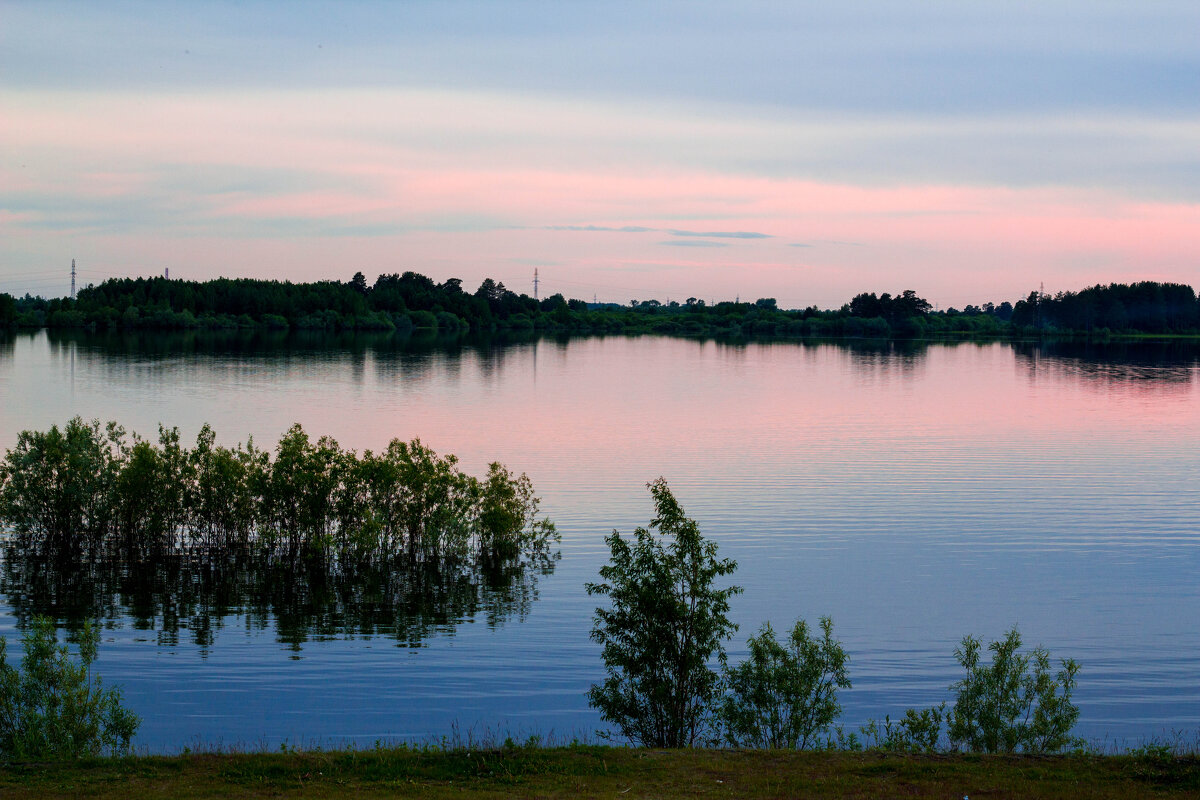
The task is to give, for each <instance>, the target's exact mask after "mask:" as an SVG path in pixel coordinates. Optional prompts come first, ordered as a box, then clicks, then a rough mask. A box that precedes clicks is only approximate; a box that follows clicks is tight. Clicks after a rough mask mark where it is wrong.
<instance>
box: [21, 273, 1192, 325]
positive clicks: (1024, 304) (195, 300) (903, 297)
mask: <svg viewBox="0 0 1200 800" xmlns="http://www.w3.org/2000/svg"><path fill="white" fill-rule="evenodd" d="M13 325H18V326H23V327H51V328H90V329H122V328H124V329H137V328H145V329H154V330H164V329H192V328H206V329H237V328H266V329H278V330H284V329H298V330H317V331H345V330H358V331H371V330H374V331H387V332H398V333H400V334H402V335H407V334H411V333H412V332H414V331H437V332H440V333H451V334H459V333H463V332H465V331H468V330H469V331H474V332H477V333H480V332H495V331H518V332H520V331H529V330H535V329H537V330H555V331H573V332H580V333H660V334H667V335H682V336H694V335H735V336H788V337H804V336H853V337H862V336H866V337H903V338H920V337H924V336H938V335H941V334H955V335H976V336H1012V335H1029V334H1039V333H1042V334H1055V333H1063V334H1074V333H1085V334H1097V335H1110V334H1122V333H1135V334H1147V333H1149V334H1179V333H1190V334H1195V333H1200V302H1198V301H1197V298H1196V293H1195V291H1194V290H1193V289H1192V288H1191V287H1190V286H1186V285H1182V284H1171V283H1156V282H1152V281H1143V282H1140V283H1135V284H1132V285H1126V284H1110V285H1108V286H1100V285H1097V286H1093V287H1091V288H1088V289H1084V290H1082V291H1079V292H1060V293H1059V294H1057V295H1054V296H1049V295H1044V294H1042V293H1041V292H1037V291H1035V292H1031V293H1030V295H1029V296H1028V297H1027V298H1025V299H1023V300H1018V301H1017V302H1016V303H1010V302H1008V301H1004V302H1001V303H999V304H996V303H992V302H987V303H983V304H981V305H967V306H965V307H964V308H962V309H961V310H960V309H957V308H947V309H944V310H935V309H934V308H933V307H932V305H931V304H930V303H929V301H928V300H926V299H924V298H922V297H920V296H919V295H917V293H916V292H915V291H913V290H911V289H907V290H904V291H902V292H900V293H899V294H896V295H892V294H890V293H888V292H884V293H883V294H880V295H876V294H875V293H874V292H870V293H865V292H864V293H862V294H858V295H856V296H855V297H854V298H853V299H852V300H851V301H850V302H848V303H846V304H845V305H843V306H842V307H841V308H837V309H826V310H822V309H819V308H817V307H816V306H809V307H807V308H804V309H791V310H785V309H781V308H779V307H778V304H777V302H776V301H775V299H774V298H769V297H766V298H759V299H758V300H755V301H754V302H752V303H750V302H728V301H725V302H719V303H705V302H704V301H703V300H700V299H697V298H695V297H689V298H687V299H686V300H685V301H683V302H682V303H681V302H678V301H670V302H667V303H662V302H660V301H658V300H641V301H639V300H633V301H631V302H630V303H629V304H628V305H619V304H616V303H587V302H584V301H583V300H579V299H568V298H566V297H564V296H563V295H561V294H554V295H551V296H550V297H546V298H543V299H534V298H532V297H529V296H528V295H525V294H517V293H515V292H513V291H511V290H509V289H507V288H506V287H505V286H504V284H503V283H498V282H496V281H494V280H492V279H491V278H488V279H486V280H484V281H483V283H481V284H480V285H479V287H478V288H477V289H476V290H475V291H474V292H473V293H471V292H468V291H466V290H465V289H464V288H463V286H462V281H461V280H459V279H457V278H450V279H449V280H446V281H444V282H442V283H436V282H434V281H433V280H432V279H430V278H428V277H426V276H424V275H419V274H417V273H415V272H405V273H403V274H396V273H393V274H385V275H380V276H379V277H378V278H377V279H376V280H375V283H374V284H368V283H367V280H366V278H365V276H364V275H363V274H362V273H361V272H359V273H356V274H355V275H354V276H353V278H351V280H349V281H347V282H344V283H343V282H338V281H318V282H315V283H290V282H288V281H268V280H255V279H248V278H238V279H232V278H218V279H216V280H210V281H204V282H196V281H184V280H168V279H166V278H115V279H110V280H106V281H104V282H103V283H101V284H100V285H98V286H88V287H86V288H84V289H82V290H81V291H80V292H79V293H78V296H77V298H76V299H75V300H71V299H70V298H56V299H51V300H47V299H44V298H40V297H30V296H29V295H26V296H25V297H23V298H19V299H17V298H12V297H10V296H8V295H2V294H0V326H13Z"/></svg>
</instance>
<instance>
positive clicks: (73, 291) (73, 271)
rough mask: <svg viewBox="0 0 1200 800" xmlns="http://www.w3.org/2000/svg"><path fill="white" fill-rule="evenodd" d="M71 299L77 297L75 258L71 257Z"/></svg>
mask: <svg viewBox="0 0 1200 800" xmlns="http://www.w3.org/2000/svg"><path fill="white" fill-rule="evenodd" d="M71 299H72V300H74V299H75V259H73V258H72V259H71Z"/></svg>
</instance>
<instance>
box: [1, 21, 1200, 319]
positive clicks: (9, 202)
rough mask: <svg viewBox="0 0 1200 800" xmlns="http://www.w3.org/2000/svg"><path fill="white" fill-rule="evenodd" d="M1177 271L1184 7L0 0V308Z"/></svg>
mask: <svg viewBox="0 0 1200 800" xmlns="http://www.w3.org/2000/svg"><path fill="white" fill-rule="evenodd" d="M72 259H75V260H76V263H77V268H78V274H79V285H81V286H82V285H86V284H88V283H98V282H100V281H102V280H104V279H105V278H108V277H114V276H126V275H130V276H137V275H157V274H162V273H163V271H164V270H168V269H169V270H170V276H171V277H172V278H188V279H195V280H204V279H208V278H213V277H217V276H231V277H260V278H274V279H286V280H292V281H306V280H321V279H338V280H349V279H350V277H351V276H352V275H353V274H354V273H355V272H357V271H362V272H363V273H364V274H365V275H366V276H367V278H368V280H369V281H373V280H374V279H375V277H376V276H377V275H379V274H381V273H393V272H403V271H405V270H414V271H416V272H420V273H423V274H426V275H429V276H430V277H432V278H433V279H434V280H437V281H439V282H440V281H444V280H446V279H448V278H452V277H455V278H461V279H462V280H463V283H464V285H465V287H466V288H467V289H468V290H473V288H474V287H475V286H477V285H478V284H479V282H480V281H482V280H483V279H484V278H487V277H491V278H493V279H495V280H499V281H502V282H503V283H504V284H505V285H506V286H507V287H508V288H510V289H513V290H515V291H519V292H526V293H532V290H533V285H532V279H533V273H534V270H535V269H536V270H537V271H538V275H539V278H540V293H541V294H542V295H543V296H545V295H548V294H551V293H553V292H561V293H563V294H564V295H566V296H568V297H580V298H583V299H586V300H592V299H593V298H595V299H598V300H600V301H610V302H621V303H627V302H629V301H630V300H631V299H643V300H644V299H649V298H656V299H659V300H663V301H666V300H670V299H678V300H684V299H686V298H687V297H689V296H695V297H698V298H700V299H704V300H718V301H719V300H722V299H733V298H735V297H741V298H742V299H743V300H746V299H756V298H759V297H775V298H777V299H778V301H779V303H780V305H781V306H784V307H788V308H799V307H805V306H809V305H814V304H815V305H817V306H820V307H822V308H829V307H838V306H840V305H842V304H843V303H845V302H847V301H848V300H849V299H850V298H851V297H853V296H854V295H855V294H857V293H859V292H863V291H874V292H884V291H890V292H893V293H896V292H899V291H902V290H904V289H914V290H916V291H917V292H918V294H920V295H922V296H923V297H926V298H928V299H929V300H930V301H931V302H933V303H934V304H936V305H937V306H938V307H941V308H946V307H949V306H955V307H959V308H961V307H962V306H963V305H965V304H967V303H983V302H987V301H994V302H1000V301H1002V300H1017V299H1019V298H1022V297H1025V296H1027V295H1028V294H1029V292H1030V291H1032V290H1034V289H1037V288H1038V287H1039V285H1042V284H1044V286H1045V289H1046V291H1047V292H1050V293H1054V292H1057V291H1063V290H1078V289H1081V288H1084V287H1085V286H1090V285H1094V284H1096V283H1108V282H1113V281H1118V282H1129V281H1135V280H1160V281H1175V282H1182V283H1189V284H1192V285H1197V284H1200V280H1198V278H1200V275H1198V272H1200V270H1198V268H1200V3H1196V2H1194V0H1189V1H1188V2H1140V3H1131V2H1125V1H1122V2H1106V1H1105V0H1086V1H1081V2H1074V1H1071V2H1050V1H1049V0H1039V1H1038V2H1023V1H1022V0H1003V1H1002V2H991V1H990V0H972V2H969V3H963V2H959V1H957V0H956V1H954V2H906V3H896V2H894V1H893V0H878V1H877V2H839V3H836V4H835V3H827V2H822V3H809V2H770V3H760V2H753V1H751V2H746V1H745V0H743V1H742V2H737V3H733V2H728V3H724V2H722V3H714V2H705V1H704V0H689V2H653V1H652V0H651V1H648V2H620V0H606V1H605V2H588V1H587V0H579V1H577V2H574V1H573V2H557V1H556V2H523V1H521V0H508V1H507V2H494V1H491V0H489V1H487V2H465V1H460V0H439V2H422V1H421V0H409V2H395V3H381V2H380V3H376V2H372V3H355V2H338V3H302V2H292V3H282V2H279V3H267V2H238V3H231V2H227V3H206V2H188V3H184V2H155V3H130V2H106V3H57V2H51V1H50V0H39V1H38V2H12V0H0V292H9V293H11V294H16V295H22V294H24V293H26V292H30V293H33V294H35V295H36V294H41V295H44V296H48V297H51V296H62V295H65V294H67V293H68V292H69V270H70V263H71V260H72Z"/></svg>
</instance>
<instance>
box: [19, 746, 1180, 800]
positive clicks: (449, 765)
mask: <svg viewBox="0 0 1200 800" xmlns="http://www.w3.org/2000/svg"><path fill="white" fill-rule="evenodd" d="M0 794H2V795H3V796H4V797H6V798H12V799H13V800H21V799H22V798H47V797H80V796H87V797H100V798H105V797H109V798H118V799H119V800H138V798H143V797H164V796H170V797H174V798H177V800H186V799H187V798H209V797H247V796H252V797H266V796H270V797H280V796H303V797H330V798H334V797H422V798H426V797H432V798H439V797H454V798H458V797H478V798H492V797H496V798H501V797H514V796H515V797H571V798H576V797H581V798H590V797H596V798H599V797H622V798H641V797H659V798H671V797H687V798H703V797H746V798H759V797H762V798H768V797H770V798H774V797H801V796H803V797H809V798H846V797H854V798H863V797H899V796H903V797H930V798H933V797H937V798H943V797H996V798H1076V797H1091V798H1112V799H1113V800H1136V799H1137V798H1161V797H1196V796H1198V794H1200V757H1197V756H1196V755H1195V753H1194V752H1193V753H1191V754H1189V755H1171V754H1166V753H1160V752H1158V751H1154V750H1144V751H1139V752H1136V753H1131V754H1125V755H1105V754H1097V753H1079V754H1073V755H1065V756H1013V755H988V756H981V755H963V754H956V755H943V754H939V755H926V754H897V753H884V752H879V751H869V752H859V753H845V752H827V751H782V750H716V749H703V748H700V749H680V750H660V749H644V748H631V747H610V746H597V745H589V744H578V743H575V744H571V745H566V746H558V747H543V746H541V745H539V744H537V743H525V744H513V743H511V741H510V742H506V743H504V744H503V745H498V744H474V745H457V746H430V747H404V746H401V747H384V746H378V747H375V748H372V749H367V750H355V749H342V750H303V751H298V750H287V751H286V752H279V753H265V752H257V753H256V752H241V753H238V752H211V753H188V754H184V755H178V756H127V757H123V758H110V759H83V760H78V761H61V762H43V763H12V762H10V763H5V764H3V765H2V766H0Z"/></svg>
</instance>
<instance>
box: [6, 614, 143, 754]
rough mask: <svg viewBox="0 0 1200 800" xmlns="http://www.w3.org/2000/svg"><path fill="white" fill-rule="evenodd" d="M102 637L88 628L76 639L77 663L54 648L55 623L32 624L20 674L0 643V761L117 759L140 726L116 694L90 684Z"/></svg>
mask: <svg viewBox="0 0 1200 800" xmlns="http://www.w3.org/2000/svg"><path fill="white" fill-rule="evenodd" d="M99 642H100V635H99V634H98V633H97V632H96V629H95V628H93V627H92V626H91V624H88V625H85V626H84V629H83V632H82V633H81V635H80V638H79V661H78V662H75V661H72V660H71V657H70V652H69V651H68V649H67V647H66V646H65V645H63V646H60V645H59V644H58V639H57V636H56V635H55V630H54V623H53V622H51V621H50V620H49V619H46V618H44V617H38V618H36V619H35V620H34V621H33V626H32V627H31V628H30V630H29V632H28V633H26V634H25V638H24V644H25V656H24V658H23V659H22V661H21V669H20V670H17V669H16V668H14V667H12V666H10V665H9V664H8V662H7V660H6V656H7V641H6V640H5V639H3V638H0V755H3V756H4V757H6V758H18V759H52V758H79V757H82V756H97V755H102V754H104V753H111V754H117V753H122V752H125V751H127V750H128V749H129V743H130V741H131V740H132V739H133V735H134V734H135V733H136V732H137V729H138V726H139V724H140V723H141V721H140V720H139V719H138V717H137V716H136V715H135V714H133V713H132V712H130V711H128V710H127V709H125V708H124V707H122V705H121V691H120V690H119V689H107V690H106V689H104V688H103V687H102V686H101V683H100V679H99V678H95V679H93V678H92V674H91V666H92V662H93V661H95V660H96V648H97V645H98V644H99Z"/></svg>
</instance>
